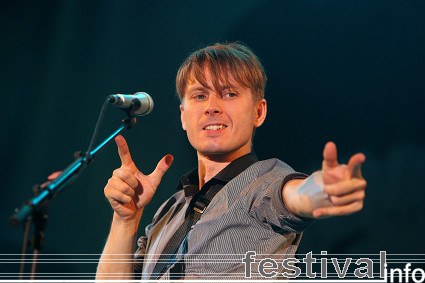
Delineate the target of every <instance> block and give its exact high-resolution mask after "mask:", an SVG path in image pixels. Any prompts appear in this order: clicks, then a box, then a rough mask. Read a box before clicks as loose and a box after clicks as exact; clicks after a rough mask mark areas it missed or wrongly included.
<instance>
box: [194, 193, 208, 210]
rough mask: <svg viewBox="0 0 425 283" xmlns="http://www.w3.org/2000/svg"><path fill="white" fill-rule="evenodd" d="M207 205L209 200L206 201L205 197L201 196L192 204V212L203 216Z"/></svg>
mask: <svg viewBox="0 0 425 283" xmlns="http://www.w3.org/2000/svg"><path fill="white" fill-rule="evenodd" d="M209 204H210V200H209V199H207V198H206V197H205V196H203V195H201V196H199V197H198V199H197V200H196V201H195V203H194V204H193V210H194V211H196V212H198V213H200V214H203V213H204V211H205V209H206V208H207V206H208V205H209Z"/></svg>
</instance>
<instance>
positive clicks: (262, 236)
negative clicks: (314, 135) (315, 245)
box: [136, 159, 312, 279]
mask: <svg viewBox="0 0 425 283" xmlns="http://www.w3.org/2000/svg"><path fill="white" fill-rule="evenodd" d="M305 177H306V175H304V174H301V173H296V172H295V171H294V170H293V169H292V168H291V167H290V166H288V165H287V164H285V163H284V162H282V161H280V160H277V159H269V160H264V161H258V162H256V163H255V164H253V165H251V166H250V167H249V168H247V169H246V170H245V171H243V172H242V173H241V174H239V175H238V176H237V177H235V178H234V179H232V180H231V181H230V182H228V183H227V184H226V185H225V186H224V187H223V188H222V189H221V191H220V192H219V193H218V194H217V195H216V196H215V197H214V198H213V199H212V201H211V203H210V205H209V206H208V207H207V209H206V210H205V212H204V214H203V215H202V217H201V219H200V220H199V221H198V222H197V223H196V225H194V226H193V229H192V230H191V231H190V232H189V234H188V237H187V238H186V240H185V241H184V242H183V243H182V246H181V247H180V250H179V252H178V256H177V258H182V257H183V253H182V251H183V250H184V249H182V247H183V246H184V245H187V247H186V248H187V249H186V253H185V254H184V263H185V267H186V272H185V279H198V278H202V279H237V278H245V277H244V275H245V273H244V270H245V269H244V268H245V266H244V264H243V263H242V258H243V257H244V255H245V253H246V252H248V251H255V252H256V254H257V257H256V260H257V264H258V261H259V260H261V259H262V258H265V257H269V258H273V259H275V260H277V261H279V260H282V259H284V258H287V257H293V256H294V254H295V252H296V249H297V246H298V243H299V240H300V238H301V234H302V232H303V231H304V230H305V229H306V228H307V227H308V226H309V225H310V224H311V222H312V220H305V219H301V218H299V217H296V216H295V215H293V214H291V213H290V212H289V211H288V210H287V209H286V207H285V205H284V203H283V201H282V200H281V191H282V188H283V186H284V184H285V182H287V181H288V180H291V179H293V178H305ZM171 198H174V199H175V200H176V201H175V203H174V205H173V206H172V207H171V208H170V209H169V210H168V212H167V213H166V214H165V215H164V216H163V217H162V218H161V219H155V218H156V217H154V221H153V223H154V224H151V225H148V226H147V227H146V236H147V239H148V240H147V242H146V241H142V240H140V241H139V244H140V245H139V250H138V251H137V252H136V257H137V258H139V259H141V258H142V257H143V253H141V251H143V250H144V249H145V250H146V254H145V255H144V258H143V260H139V263H144V264H143V272H142V279H148V278H149V277H150V273H151V272H152V270H153V267H154V265H155V263H156V261H157V259H158V258H159V256H160V254H161V251H162V250H163V249H164V246H165V245H166V243H167V242H168V240H169V239H170V237H171V236H172V235H173V234H174V232H175V231H176V230H177V229H178V227H179V226H180V224H181V223H182V222H183V220H184V215H185V211H186V209H187V206H188V205H189V203H190V200H191V198H192V197H185V196H184V192H183V191H179V192H177V193H176V194H174V195H173V196H172V197H171ZM166 203H167V202H165V203H164V204H163V205H162V206H161V207H160V209H159V210H158V212H159V211H161V209H162V207H163V206H165V204H166ZM177 210H178V211H177ZM158 212H157V214H158ZM171 216H172V217H171ZM280 268H281V269H283V267H282V266H281V265H280ZM136 270H140V267H139V266H138V267H137V268H136ZM252 272H253V275H254V277H255V273H257V274H258V269H257V268H256V266H255V264H253V265H252ZM279 272H282V271H281V270H280V271H279ZM167 276H168V275H167V274H165V275H164V277H163V279H166V278H167Z"/></svg>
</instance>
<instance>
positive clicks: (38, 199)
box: [9, 103, 138, 280]
mask: <svg viewBox="0 0 425 283" xmlns="http://www.w3.org/2000/svg"><path fill="white" fill-rule="evenodd" d="M137 109H138V108H137V105H135V104H134V103H132V105H131V107H130V108H129V109H127V110H124V111H126V112H127V118H126V119H124V120H123V121H122V124H121V126H120V127H118V129H116V130H115V131H114V132H113V133H112V134H111V135H110V136H109V137H107V138H106V139H105V140H104V141H102V142H101V143H100V144H99V145H98V146H97V147H95V148H94V149H93V150H90V148H89V151H87V153H81V152H77V153H76V154H75V157H76V159H75V160H74V162H72V163H71V164H70V165H69V166H68V167H67V168H65V170H64V171H63V172H62V174H60V175H59V176H58V177H57V178H56V179H54V180H53V181H52V182H51V183H49V184H48V185H46V186H45V187H40V186H39V185H36V186H34V187H33V193H34V197H33V198H31V199H28V200H27V201H25V202H24V204H23V205H22V207H21V208H20V209H16V210H15V213H14V214H13V215H12V216H11V217H10V218H9V223H10V225H12V226H18V225H20V224H24V223H26V224H25V225H24V226H25V228H24V239H23V247H22V249H23V251H22V259H21V266H20V276H19V278H20V279H23V274H24V269H25V254H26V250H27V247H28V238H29V232H30V228H31V225H32V224H34V227H35V229H34V230H35V231H34V235H33V238H32V241H31V242H32V245H31V246H32V249H33V251H34V253H33V260H32V265H31V278H30V279H31V280H34V278H35V274H36V272H37V264H38V255H39V254H40V251H41V249H42V247H43V241H44V230H45V228H46V226H47V219H48V202H49V200H50V199H52V198H54V197H55V196H56V195H57V194H58V193H59V192H61V191H62V190H63V189H64V188H65V187H66V186H67V185H68V184H70V183H71V182H72V181H74V180H75V179H76V178H77V177H78V175H79V174H80V173H81V172H82V171H83V169H84V168H85V166H86V165H87V164H90V163H91V162H92V161H93V159H94V157H95V156H96V154H97V153H99V152H100V151H101V150H102V149H104V148H105V147H106V146H107V145H108V144H109V143H110V142H111V141H112V139H114V138H115V137H116V136H117V135H119V134H120V133H121V132H123V131H124V130H127V129H131V128H132V127H133V126H134V125H135V124H136V118H134V112H135V111H136V110H137Z"/></svg>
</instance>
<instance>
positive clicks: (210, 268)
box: [97, 43, 366, 279]
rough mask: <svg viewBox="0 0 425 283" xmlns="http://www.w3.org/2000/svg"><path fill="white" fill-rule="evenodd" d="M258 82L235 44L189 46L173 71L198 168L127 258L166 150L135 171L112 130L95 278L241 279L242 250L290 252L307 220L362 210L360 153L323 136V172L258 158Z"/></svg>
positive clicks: (249, 58) (261, 84)
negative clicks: (104, 225) (342, 154)
mask: <svg viewBox="0 0 425 283" xmlns="http://www.w3.org/2000/svg"><path fill="white" fill-rule="evenodd" d="M265 84H266V75H265V73H264V70H263V67H262V65H261V63H260V61H259V60H258V58H257V57H256V56H255V55H254V54H253V53H252V51H251V50H250V49H249V48H248V47H246V46H245V45H242V44H239V43H231V44H216V45H213V46H209V47H206V48H204V49H201V50H198V51H195V52H194V53H192V54H191V55H190V56H189V57H188V58H187V59H186V61H185V62H184V63H183V64H182V66H181V67H180V69H179V71H178V74H177V79H176V86H177V92H178V94H179V97H180V100H181V105H180V111H181V122H182V127H183V129H184V130H185V131H186V133H187V136H188V139H189V141H190V143H191V145H192V146H193V147H194V149H195V150H196V151H197V155H198V168H197V169H195V170H193V171H191V172H189V173H188V174H187V175H185V176H184V177H183V178H182V179H181V181H180V184H179V188H180V189H181V190H179V191H178V192H177V193H176V194H174V195H173V196H172V197H171V198H170V199H169V200H168V201H167V202H166V203H164V204H163V205H162V206H161V207H160V209H159V210H158V212H157V213H156V215H155V217H154V219H153V222H152V224H151V225H149V226H148V227H147V228H146V234H147V238H144V237H142V238H140V239H139V241H138V244H139V250H138V251H137V252H136V255H137V258H139V259H141V260H140V261H139V262H138V264H135V265H134V266H133V251H134V245H135V241H136V233H137V229H138V224H139V221H140V219H141V216H142V214H143V209H144V207H145V206H146V205H147V204H148V203H149V202H150V200H151V199H152V197H153V195H154V193H155V191H156V189H157V187H158V185H159V184H160V181H161V178H162V176H163V175H164V173H165V172H166V171H167V170H168V168H169V167H170V165H171V163H172V162H173V157H172V156H171V155H166V156H165V157H164V158H162V159H161V161H159V163H158V165H157V167H156V169H155V170H154V171H153V172H152V173H151V174H150V175H144V174H143V173H141V172H140V171H139V169H138V168H137V166H136V164H134V162H133V161H132V159H131V156H130V152H129V149H128V146H127V144H126V141H125V140H124V138H123V137H121V136H118V137H117V138H116V143H117V146H118V152H119V155H120V158H121V162H122V166H121V167H120V168H119V169H116V170H115V171H114V173H113V176H112V177H111V178H110V179H109V181H108V184H107V185H106V186H105V196H106V197H107V199H108V200H109V202H110V204H111V206H112V208H113V210H114V216H113V221H112V224H111V231H110V234H109V237H108V240H107V243H106V246H105V249H104V252H103V255H102V257H101V259H100V263H99V267H98V273H97V279H132V278H133V273H134V267H136V273H141V275H142V278H143V279H158V278H162V279H165V278H170V277H171V278H187V279H207V278H209V279H223V278H233V279H235V278H244V275H245V273H244V268H245V266H244V264H243V262H242V257H243V255H244V254H245V253H246V252H248V251H255V252H256V253H257V254H258V258H260V257H261V255H265V254H268V257H270V255H276V256H277V257H278V258H279V257H280V258H282V257H291V256H293V255H294V253H295V251H296V248H297V246H298V243H299V240H300V238H301V235H302V232H303V230H304V229H305V228H307V227H308V225H309V224H310V223H311V222H312V221H313V219H315V218H321V217H327V216H334V215H343V214H349V213H353V212H356V211H358V210H360V209H362V205H363V199H364V195H365V194H364V190H365V187H366V182H365V180H364V179H363V178H362V175H361V171H360V166H361V164H362V163H363V162H364V161H365V156H364V155H363V154H360V153H359V154H356V155H354V156H352V157H351V159H350V160H349V162H348V165H339V164H338V162H337V153H336V146H335V144H333V143H332V142H329V143H327V144H326V146H325V148H324V151H323V158H324V160H323V165H322V170H321V171H318V172H316V173H314V174H313V175H311V176H310V177H308V178H306V177H307V176H306V175H304V174H301V173H297V172H295V171H294V170H293V169H292V168H291V167H289V166H288V165H286V164H285V163H283V162H281V161H279V160H277V159H270V160H265V161H257V159H256V156H255V154H254V153H253V152H252V138H253V135H254V132H255V129H256V128H258V127H259V126H261V124H262V123H263V122H264V119H265V117H266V113H267V103H266V100H265V99H264V88H265ZM176 242H177V243H176ZM168 254H169V255H168ZM163 262H165V264H163ZM167 263H169V264H167ZM141 265H142V266H141ZM280 271H281V269H280ZM111 274H116V275H117V276H114V277H108V275H109V276H110V275H111ZM226 276H227V277H226Z"/></svg>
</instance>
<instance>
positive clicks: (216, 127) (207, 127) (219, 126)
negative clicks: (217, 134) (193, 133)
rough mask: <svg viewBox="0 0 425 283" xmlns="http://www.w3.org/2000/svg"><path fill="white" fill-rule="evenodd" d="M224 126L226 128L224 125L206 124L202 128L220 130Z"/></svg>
mask: <svg viewBox="0 0 425 283" xmlns="http://www.w3.org/2000/svg"><path fill="white" fill-rule="evenodd" d="M224 128H227V126H226V125H208V126H206V127H205V128H204V130H207V131H218V130H221V129H224Z"/></svg>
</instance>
